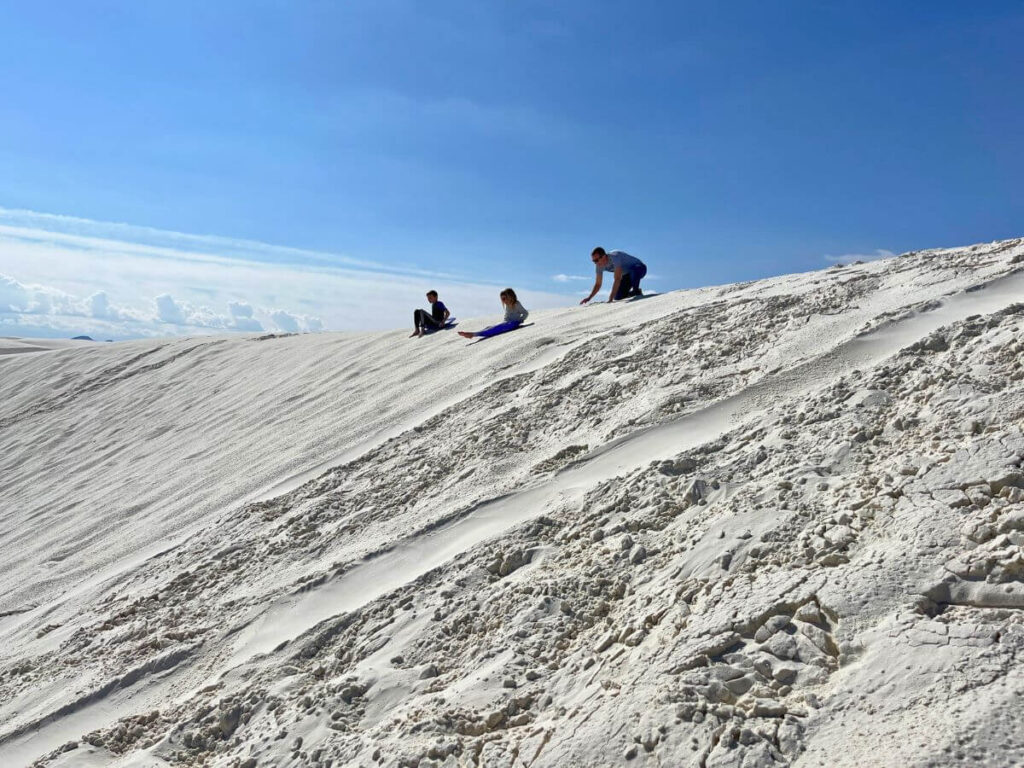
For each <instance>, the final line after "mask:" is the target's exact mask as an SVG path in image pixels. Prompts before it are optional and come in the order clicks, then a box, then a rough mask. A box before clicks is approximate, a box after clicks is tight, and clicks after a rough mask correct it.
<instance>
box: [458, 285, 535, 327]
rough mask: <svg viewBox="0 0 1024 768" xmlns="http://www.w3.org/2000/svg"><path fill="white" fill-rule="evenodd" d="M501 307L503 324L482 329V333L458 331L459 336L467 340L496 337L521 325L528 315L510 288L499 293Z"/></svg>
mask: <svg viewBox="0 0 1024 768" xmlns="http://www.w3.org/2000/svg"><path fill="white" fill-rule="evenodd" d="M501 305H502V306H503V307H505V322H503V323H500V324H498V325H492V326H491V327H490V328H484V329H483V330H482V331H475V332H470V331H459V336H463V337H465V338H467V339H472V338H473V337H474V336H479V337H483V338H485V339H486V338H488V337H490V336H497V335H498V334H499V333H506V332H508V331H514V330H515V329H516V328H518V327H519V326H520V325H522V324H523V323H524V322H525V321H526V318H527V317H529V315H530V313H529V312H528V311H527V310H526V307H524V306H523V305H522V304H520V303H519V299H518V298H517V297H516V292H515V291H513V290H512V289H511V288H506V289H505V290H504V291H502V292H501Z"/></svg>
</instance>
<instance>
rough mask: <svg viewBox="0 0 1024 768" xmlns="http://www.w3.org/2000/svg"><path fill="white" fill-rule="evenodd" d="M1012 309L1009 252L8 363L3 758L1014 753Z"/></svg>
mask: <svg viewBox="0 0 1024 768" xmlns="http://www.w3.org/2000/svg"><path fill="white" fill-rule="evenodd" d="M1022 301H1024V241H1021V240H1016V241H1006V242H1001V243H992V244H988V245H980V246H973V247H971V248H965V249H951V250H945V251H930V252H919V253H915V254H907V255H904V256H902V257H899V258H896V259H891V260H886V261H879V262H872V263H869V264H861V265H855V266H851V267H845V268H833V269H829V270H824V271H821V272H814V273H807V274H802V275H790V276H785V277H781V278H774V279H770V280H763V281H757V282H752V283H746V284H741V285H731V286H721V287H712V288H705V289H701V290H697V291H684V292H678V293H671V294H665V295H657V296H652V297H649V298H645V299H643V300H640V301H633V302H628V303H624V304H618V305H599V306H589V307H584V308H571V309H565V310H558V311H548V312H539V313H535V315H533V316H531V320H533V321H534V322H533V325H531V326H529V327H526V328H523V329H521V330H519V331H516V332H515V333H512V334H508V335H506V336H503V337H499V338H495V339H491V340H488V341H487V342H485V343H478V344H476V343H467V342H466V341H465V340H463V339H461V338H459V337H457V336H455V335H453V334H450V333H441V334H436V335H434V336H432V337H428V338H426V339H422V340H417V339H408V338H406V336H407V332H404V331H403V332H397V331H396V332H392V333H384V334H318V335H306V336H284V337H282V336H262V337H248V338H242V337H230V338H203V339H184V340H173V341H156V342H155V341H145V342H130V343H118V344H108V345H86V346H74V347H71V348H59V349H53V348H48V349H43V348H39V349H35V350H30V351H34V352H36V354H9V355H8V354H5V355H3V356H0V499H2V502H0V555H2V557H3V559H4V562H5V564H6V565H7V567H6V568H5V569H3V571H2V573H0V638H2V640H3V642H2V644H0V765H5V766H6V765H29V764H32V763H33V761H36V760H38V761H39V762H40V764H45V765H53V766H72V765H90V766H92V765H96V766H100V765H123V766H128V765H139V766H149V765H223V766H239V765H241V766H247V768H252V767H253V766H264V765H267V766H270V765H275V766H276V765H280V766H283V765H296V766H298V765H308V766H341V765H356V766H379V765H385V766H401V765H415V766H419V767H420V768H426V766H442V765H443V766H459V765H482V766H492V765H493V766H512V765H515V766H519V765H523V766H534V765H536V766H569V765H580V766H584V765H586V766H592V765H640V764H644V765H646V764H650V765H695V766H696V765H699V766H703V767H704V768H707V767H709V766H732V765H735V766H771V765H818V764H825V765H851V766H854V765H873V764H890V763H898V762H903V763H909V764H914V765H917V764H920V765H946V764H948V765H954V764H956V765H960V764H964V763H965V761H967V762H970V763H971V764H976V765H1009V764H1014V763H1021V762H1024V743H1022V738H1021V735H1020V733H1019V728H1017V727H1016V725H1015V722H1016V719H1015V718H1016V715H1015V714H1014V713H1015V709H1014V707H1015V706H1016V705H1015V702H1018V701H1019V697H1020V695H1021V693H1022V691H1024V685H1022V683H1024V681H1022V679H1021V674H1020V672H1019V671H1018V667H1017V666H1016V665H1015V663H1014V662H1015V658H1016V654H1018V653H1019V652H1020V650H1021V648H1022V647H1024V620H1022V619H1024V615H1022V614H1024V554H1022V552H1021V544H1022V543H1024V475H1022V473H1021V470H1020V465H1021V458H1022V455H1024V435H1022V427H1024V385H1022V381H1024V370H1022V367H1021V357H1022V355H1021V354H1020V353H1021V351H1022V349H1024V345H1022V343H1021V339H1022V336H1021V332H1022V330H1024V304H1021V303H1020V302H1022ZM466 325H467V327H470V326H472V321H468V322H467V323H466ZM3 343H4V345H7V346H10V347H12V348H13V347H15V346H18V345H20V346H22V347H26V346H28V347H30V346H32V345H31V344H26V343H24V342H16V341H13V340H11V341H5V342H3ZM880 749H881V750H884V755H885V759H884V760H880V758H879V755H880V754H883V752H880V751H879V750H880Z"/></svg>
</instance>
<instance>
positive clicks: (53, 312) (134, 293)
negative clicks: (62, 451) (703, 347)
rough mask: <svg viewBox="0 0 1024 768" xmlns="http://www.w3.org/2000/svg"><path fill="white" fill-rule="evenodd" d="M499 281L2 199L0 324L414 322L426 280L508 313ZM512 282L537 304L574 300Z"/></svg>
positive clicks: (119, 334) (41, 327)
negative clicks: (92, 217)
mask: <svg viewBox="0 0 1024 768" xmlns="http://www.w3.org/2000/svg"><path fill="white" fill-rule="evenodd" d="M26 224H32V225H34V226H25V225H26ZM43 226H45V227H47V228H42V227H43ZM112 235H114V236H117V237H118V238H121V239H114V238H112V237H111V236H112ZM124 238H132V239H133V240H134V241H131V240H128V239H124ZM226 254H227V255H226ZM4 275H6V276H4ZM503 287H505V286H504V285H493V284H485V283H480V282H470V281H467V280H465V279H460V278H458V277H453V276H451V275H442V274H437V273H430V272H423V271H419V270H405V271H402V270H398V269H395V268H392V267H389V266H385V265H378V264H374V263H372V262H368V261H360V260H356V259H350V258H347V257H342V256H337V257H335V256H331V255H329V254H320V253H316V252H310V251H301V250H297V249H291V248H278V247H276V246H271V245H266V244H263V243H249V242H247V241H239V240H230V239H225V238H218V237H202V236H195V235H184V234H181V233H174V232H162V231H159V230H149V229H145V228H139V227H131V226H129V225H123V224H105V223H102V222H89V221H86V220H83V219H74V218H69V217H59V216H49V215H45V214H33V213H30V212H25V211H13V212H12V211H7V210H5V209H3V208H0V324H2V325H3V330H4V333H5V335H22V336H28V335H32V334H36V335H40V334H42V335H57V336H60V335H79V334H88V335H91V336H94V337H96V338H99V337H103V338H133V337H140V336H167V335H183V334H189V335H191V334H197V333H218V332H219V333H225V332H233V331H245V332H261V331H263V330H264V329H267V328H280V329H281V330H289V331H291V329H297V330H298V331H318V330H322V329H325V328H326V329H337V330H372V329H386V328H397V327H404V326H405V325H406V324H408V323H410V322H411V314H412V309H413V308H415V307H417V306H421V305H422V304H423V291H424V290H425V288H438V289H439V290H440V291H441V295H442V299H443V300H444V302H445V303H446V304H447V305H448V306H449V307H450V308H451V309H452V311H453V313H457V315H458V316H459V317H460V318H462V319H463V320H465V319H468V318H471V317H481V318H482V319H484V320H486V319H490V318H493V317H494V316H497V315H500V314H501V303H500V301H499V299H498V293H499V291H500V290H501V288H503ZM514 287H516V289H517V292H518V293H519V294H520V296H521V297H522V299H523V303H524V304H525V305H526V306H527V307H529V308H530V309H543V308H545V307H556V306H566V305H569V304H574V303H575V299H573V298H572V297H571V296H566V295H564V294H557V293H548V292H545V291H533V290H530V289H529V288H528V287H520V286H514ZM33 318H34V319H33Z"/></svg>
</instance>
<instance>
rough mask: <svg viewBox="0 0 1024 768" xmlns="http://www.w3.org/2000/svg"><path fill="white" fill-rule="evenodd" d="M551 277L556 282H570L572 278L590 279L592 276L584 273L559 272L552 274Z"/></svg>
mask: <svg viewBox="0 0 1024 768" xmlns="http://www.w3.org/2000/svg"><path fill="white" fill-rule="evenodd" d="M551 279H552V280H554V281H555V282H556V283H568V282H569V281H571V280H590V279H591V278H589V277H584V276H583V275H561V274H559V275H552V276H551Z"/></svg>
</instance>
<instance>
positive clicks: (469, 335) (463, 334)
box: [458, 331, 473, 339]
mask: <svg viewBox="0 0 1024 768" xmlns="http://www.w3.org/2000/svg"><path fill="white" fill-rule="evenodd" d="M458 334H459V336H461V337H462V338H464V339H472V338H473V334H472V333H470V332H469V331H458Z"/></svg>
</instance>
